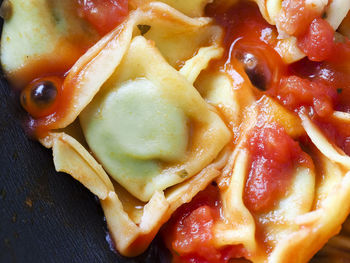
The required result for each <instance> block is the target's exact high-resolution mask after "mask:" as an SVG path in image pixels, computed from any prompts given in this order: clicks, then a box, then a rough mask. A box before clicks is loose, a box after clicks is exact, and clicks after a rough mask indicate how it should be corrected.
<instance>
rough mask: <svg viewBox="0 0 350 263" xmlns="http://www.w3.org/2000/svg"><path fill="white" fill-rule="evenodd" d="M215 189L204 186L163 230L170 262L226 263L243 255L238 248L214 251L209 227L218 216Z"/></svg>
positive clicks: (218, 207)
mask: <svg viewBox="0 0 350 263" xmlns="http://www.w3.org/2000/svg"><path fill="white" fill-rule="evenodd" d="M218 198H219V196H218V190H217V188H216V187H215V186H212V185H210V186H208V187H207V189H206V190H204V191H202V192H200V193H198V194H197V195H196V196H195V198H194V199H193V200H192V201H191V202H190V203H188V204H184V205H182V206H181V207H180V208H179V209H178V210H177V211H176V212H175V213H174V214H173V216H172V218H171V219H170V221H169V222H168V223H167V225H166V226H165V228H164V229H163V231H162V232H163V236H164V238H165V240H166V243H167V245H168V247H169V248H170V250H171V251H172V254H173V257H174V258H173V262H179V263H180V262H181V263H226V262H228V261H229V259H230V258H239V257H242V256H243V255H244V252H245V250H244V249H243V247H242V246H227V247H224V248H220V249H217V248H215V246H214V243H213V226H214V223H215V221H216V220H217V218H218V217H219V209H220V203H219V201H218Z"/></svg>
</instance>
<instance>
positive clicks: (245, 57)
mask: <svg viewBox="0 0 350 263" xmlns="http://www.w3.org/2000/svg"><path fill="white" fill-rule="evenodd" d="M236 58H237V59H238V60H240V61H241V62H242V64H243V67H244V71H245V73H246V74H247V75H248V77H249V79H250V81H251V83H252V84H253V85H254V86H255V87H256V88H258V89H259V90H262V91H265V90H266V83H267V80H266V77H265V74H264V70H263V68H262V67H261V65H260V64H259V61H258V59H257V58H256V57H255V56H254V55H253V54H251V53H241V52H237V54H236Z"/></svg>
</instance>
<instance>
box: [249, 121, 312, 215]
mask: <svg viewBox="0 0 350 263" xmlns="http://www.w3.org/2000/svg"><path fill="white" fill-rule="evenodd" d="M248 147H249V151H250V155H251V169H250V172H249V176H248V179H247V182H246V186H245V193H244V203H245V205H246V206H247V208H248V209H249V210H250V211H253V212H263V211H266V210H269V209H271V208H273V206H274V205H275V203H276V202H277V201H278V200H279V198H281V197H282V196H283V194H284V193H285V192H286V189H287V187H288V185H289V184H290V182H291V179H292V175H293V172H294V169H295V166H296V164H303V165H304V164H307V163H308V162H309V161H308V158H309V157H308V156H307V155H306V154H305V153H303V152H302V150H301V148H300V146H299V144H298V143H297V142H295V141H293V139H292V138H291V137H289V135H288V134H287V133H286V131H285V130H284V129H283V128H282V127H280V126H278V125H277V124H275V123H272V124H269V123H265V124H263V125H257V126H256V127H255V128H254V129H253V130H252V131H251V133H250V137H249V141H248Z"/></svg>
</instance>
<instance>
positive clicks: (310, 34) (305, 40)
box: [298, 18, 335, 61]
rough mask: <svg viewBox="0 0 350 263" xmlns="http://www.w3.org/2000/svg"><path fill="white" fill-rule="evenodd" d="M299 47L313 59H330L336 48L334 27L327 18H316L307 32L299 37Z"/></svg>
mask: <svg viewBox="0 0 350 263" xmlns="http://www.w3.org/2000/svg"><path fill="white" fill-rule="evenodd" d="M298 47H299V48H300V49H301V51H303V52H304V53H305V55H306V56H307V57H308V58H309V59H310V60H312V61H323V60H326V59H329V58H331V57H332V55H333V52H334V49H335V43H334V29H333V28H332V27H331V25H330V24H329V23H328V22H327V21H326V20H323V19H321V18H316V19H314V20H313V21H312V23H311V25H310V27H309V28H308V30H307V31H306V33H305V34H303V35H301V36H300V37H299V38H298Z"/></svg>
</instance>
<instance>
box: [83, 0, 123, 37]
mask: <svg viewBox="0 0 350 263" xmlns="http://www.w3.org/2000/svg"><path fill="white" fill-rule="evenodd" d="M78 3H79V5H80V9H79V13H80V15H81V16H82V17H84V18H85V19H86V20H87V21H89V22H90V23H91V24H92V25H93V26H94V27H95V29H96V30H97V31H98V33H99V34H100V35H105V34H106V33H108V32H109V31H111V30H112V29H113V28H115V27H116V26H118V25H119V24H120V23H122V22H123V21H124V20H125V18H126V17H127V15H128V12H129V10H128V0H78Z"/></svg>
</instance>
